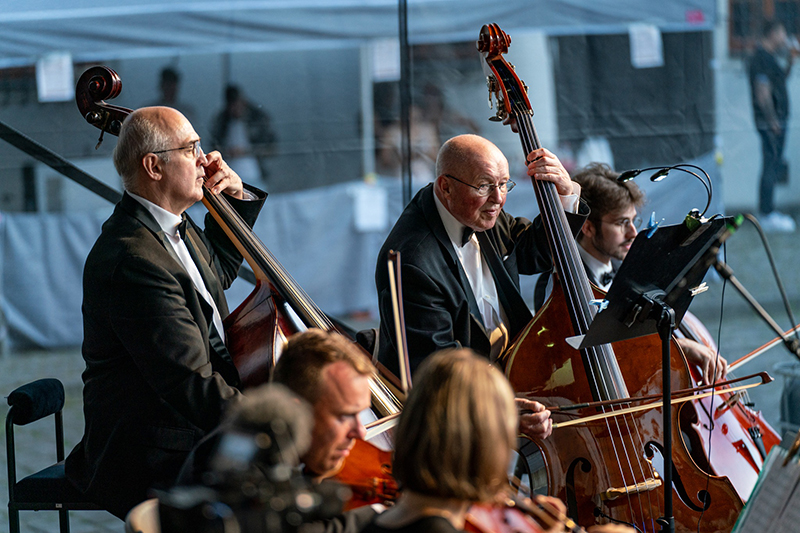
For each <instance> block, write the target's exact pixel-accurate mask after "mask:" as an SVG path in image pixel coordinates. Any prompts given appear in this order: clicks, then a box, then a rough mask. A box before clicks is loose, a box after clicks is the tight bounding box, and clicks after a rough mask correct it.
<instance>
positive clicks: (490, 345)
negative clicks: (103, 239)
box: [375, 135, 583, 438]
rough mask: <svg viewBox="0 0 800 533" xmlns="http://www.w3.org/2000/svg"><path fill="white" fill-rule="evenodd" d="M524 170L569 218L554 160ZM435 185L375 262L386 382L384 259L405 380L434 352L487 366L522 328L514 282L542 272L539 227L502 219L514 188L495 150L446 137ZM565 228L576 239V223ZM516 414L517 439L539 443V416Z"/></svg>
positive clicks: (524, 308) (544, 420)
mask: <svg viewBox="0 0 800 533" xmlns="http://www.w3.org/2000/svg"><path fill="white" fill-rule="evenodd" d="M528 161H529V164H528V175H530V176H532V177H533V178H535V179H540V180H546V181H551V182H553V183H554V184H555V186H556V189H557V191H558V193H559V195H561V199H562V204H564V206H565V208H566V210H567V211H568V212H573V213H574V212H575V211H576V210H577V209H578V204H579V202H578V197H579V195H580V186H578V185H577V184H576V183H574V182H572V181H571V180H570V178H569V174H568V173H567V171H566V170H565V169H564V167H563V166H562V164H561V162H560V161H559V160H558V158H557V157H556V156H555V155H553V154H552V153H551V152H549V151H547V150H546V149H539V150H536V151H534V152H532V153H530V154H528ZM436 175H437V177H436V179H435V180H434V182H433V183H431V184H429V185H427V186H426V187H424V188H423V189H422V190H420V191H419V192H418V193H417V195H416V196H415V197H414V199H413V200H412V201H411V203H409V205H408V206H406V208H405V210H404V211H403V213H402V215H401V216H400V218H399V219H398V220H397V222H396V223H395V226H394V228H393V229H392V231H391V233H390V234H389V236H388V238H387V239H386V242H385V243H384V245H383V248H382V249H381V252H380V255H379V256H378V265H377V268H376V271H375V281H376V285H377V289H378V299H379V304H380V315H381V329H380V334H379V340H378V342H379V356H378V358H379V361H380V363H382V364H383V365H384V366H386V367H387V368H388V369H389V370H391V371H393V372H395V373H397V372H398V363H397V349H396V346H395V335H394V327H393V312H392V307H391V295H390V292H389V281H388V273H387V268H386V257H387V254H388V252H389V250H396V251H399V252H400V253H401V259H402V281H403V306H404V311H405V320H406V332H407V340H408V351H409V358H410V362H411V368H412V372H413V371H414V370H415V369H416V368H417V366H418V365H419V364H420V363H421V362H422V361H423V360H424V359H425V358H426V357H427V356H428V355H430V354H431V353H433V352H435V351H437V350H441V349H443V348H456V347H464V348H472V349H473V350H474V351H476V352H477V353H479V354H481V355H484V356H486V357H487V358H490V359H492V360H494V358H496V357H497V356H498V355H499V354H500V353H502V351H503V350H504V348H505V347H506V346H507V344H508V342H509V341H510V340H511V339H513V338H514V336H515V335H516V334H517V333H518V332H519V331H520V330H521V329H522V328H523V327H525V325H527V324H528V322H530V320H531V318H532V315H531V312H530V310H529V308H528V305H527V304H526V303H525V301H524V300H523V298H522V296H521V295H520V293H519V275H520V274H535V273H538V272H542V271H545V270H548V269H550V268H551V265H552V259H551V257H550V253H549V247H548V245H547V240H546V236H545V233H544V230H543V228H542V225H541V221H540V220H539V219H538V218H537V219H536V220H534V222H530V221H529V220H527V219H525V218H514V217H512V216H511V215H509V214H508V213H506V212H505V211H504V210H503V206H504V204H505V201H506V196H507V194H508V193H509V192H510V191H511V190H512V189H513V188H514V182H513V181H511V180H510V178H509V168H508V160H507V159H506V157H505V156H504V155H503V153H502V152H501V151H500V149H499V148H497V146H495V145H494V144H493V143H491V142H490V141H488V140H486V139H484V138H482V137H479V136H477V135H460V136H457V137H454V138H452V139H450V140H448V141H447V142H445V143H444V145H443V146H442V148H441V149H440V150H439V154H438V156H437V159H436ZM569 219H570V225H571V226H572V229H573V231H574V233H576V234H577V232H578V231H579V230H580V225H581V224H582V222H583V217H581V216H578V215H570V216H569ZM524 402H527V400H525V401H523V403H524ZM533 404H535V405H533ZM521 407H522V408H524V409H526V410H529V411H532V414H526V415H524V416H523V417H522V420H521V422H520V428H521V430H523V432H524V433H526V434H529V435H531V436H535V437H542V438H543V437H545V436H547V435H549V433H550V429H551V428H550V422H549V413H548V412H547V411H544V409H543V407H542V406H541V405H539V404H537V403H536V402H527V403H525V405H521Z"/></svg>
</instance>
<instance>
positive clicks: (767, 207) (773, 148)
mask: <svg viewBox="0 0 800 533" xmlns="http://www.w3.org/2000/svg"><path fill="white" fill-rule="evenodd" d="M758 135H759V136H760V137H761V154H762V163H761V182H760V184H759V187H758V209H759V211H760V212H761V213H762V214H765V215H766V214H768V213H771V212H772V210H773V209H775V200H774V198H773V196H774V191H775V184H776V183H777V182H778V176H779V173H780V172H781V167H782V166H783V146H784V144H785V142H786V128H785V127H784V128H782V129H781V131H780V133H775V132H774V131H773V130H772V129H760V128H759V130H758Z"/></svg>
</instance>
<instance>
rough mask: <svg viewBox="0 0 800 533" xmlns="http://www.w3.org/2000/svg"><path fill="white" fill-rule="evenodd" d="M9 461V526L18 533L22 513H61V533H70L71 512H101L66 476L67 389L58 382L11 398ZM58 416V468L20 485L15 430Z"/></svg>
mask: <svg viewBox="0 0 800 533" xmlns="http://www.w3.org/2000/svg"><path fill="white" fill-rule="evenodd" d="M8 405H9V406H10V408H9V410H8V414H7V415H6V459H7V463H8V525H9V531H10V533H19V512H20V511H58V514H59V517H58V522H59V526H60V529H61V533H69V513H68V512H69V510H100V507H98V506H97V505H96V504H93V503H90V502H86V501H84V500H83V496H82V495H81V494H80V492H78V490H77V489H75V487H74V486H73V485H72V484H71V483H70V482H69V480H67V478H66V476H65V474H64V421H63V417H62V414H61V410H62V409H63V407H64V386H63V385H62V384H61V382H60V381H59V380H57V379H52V378H48V379H40V380H38V381H34V382H32V383H28V384H27V385H23V386H21V387H19V388H18V389H15V390H14V392H12V393H11V394H9V395H8ZM49 415H55V423H56V460H57V461H58V462H57V463H56V464H54V465H51V466H49V467H47V468H45V469H44V470H40V471H38V472H36V473H35V474H31V475H30V476H28V477H26V478H23V479H21V480H19V481H17V463H16V454H15V451H14V426H15V425H17V426H24V425H26V424H30V423H31V422H35V421H37V420H39V419H41V418H44V417H46V416H49Z"/></svg>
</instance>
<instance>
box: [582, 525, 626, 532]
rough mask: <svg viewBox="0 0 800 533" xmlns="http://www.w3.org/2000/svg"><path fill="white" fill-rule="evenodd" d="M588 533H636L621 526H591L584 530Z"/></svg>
mask: <svg viewBox="0 0 800 533" xmlns="http://www.w3.org/2000/svg"><path fill="white" fill-rule="evenodd" d="M586 531H587V532H588V533H636V530H635V529H633V528H632V527H628V526H623V525H622V524H603V525H602V526H592V527H590V528H589V529H587V530H586Z"/></svg>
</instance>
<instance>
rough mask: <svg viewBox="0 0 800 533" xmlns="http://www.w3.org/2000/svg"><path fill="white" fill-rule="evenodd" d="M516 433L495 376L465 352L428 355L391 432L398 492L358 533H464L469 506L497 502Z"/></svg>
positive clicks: (508, 396)
mask: <svg viewBox="0 0 800 533" xmlns="http://www.w3.org/2000/svg"><path fill="white" fill-rule="evenodd" d="M516 431H517V410H516V408H515V403H514V393H513V391H512V390H511V386H510V385H509V383H508V381H507V380H506V379H505V377H504V376H503V374H502V373H501V372H500V371H498V370H497V369H496V368H495V367H493V366H491V365H489V364H488V362H487V361H486V359H485V358H482V357H479V356H477V355H476V354H475V353H474V352H473V351H472V350H469V349H450V350H443V351H441V352H439V353H436V354H435V355H432V356H430V357H429V358H427V359H426V360H425V362H424V363H423V364H422V365H421V366H420V368H419V371H418V372H417V374H416V376H415V382H414V387H413V388H412V389H411V392H410V394H409V397H408V400H407V402H406V404H405V407H404V409H403V412H402V414H401V415H400V422H399V424H398V426H397V428H395V436H396V437H395V455H394V465H393V473H394V476H395V477H396V478H397V481H398V483H399V484H400V486H401V487H402V488H403V492H402V494H401V496H400V498H399V499H398V501H397V503H396V504H395V505H394V506H393V507H390V508H389V509H388V510H387V511H385V512H384V513H382V514H380V515H378V516H377V517H376V518H375V519H374V520H373V521H372V523H371V524H370V525H368V526H367V527H366V528H365V529H364V530H363V531H364V532H365V533H391V532H397V533H400V532H409V533H410V532H414V533H433V532H436V533H452V532H455V531H460V530H463V529H464V528H465V522H467V520H468V517H467V513H468V511H469V508H470V506H471V505H472V504H473V503H477V502H484V503H488V504H499V502H502V501H503V500H504V498H503V495H504V494H505V491H506V490H508V488H509V487H508V480H507V477H506V472H507V468H508V464H509V461H510V459H511V449H512V447H514V446H515V445H516ZM539 503H541V504H543V505H544V506H547V507H548V508H550V509H554V510H555V511H557V513H555V514H563V510H564V506H563V504H562V503H561V502H560V501H559V500H556V499H554V498H544V499H541V500H539ZM548 518H551V517H548ZM540 523H541V524H545V521H544V520H541V521H540ZM471 525H472V526H480V525H481V524H480V523H475V522H473V523H472V524H471ZM563 526H564V525H563V524H562V523H560V522H558V521H556V523H547V524H546V527H549V528H550V529H548V531H564V530H565V529H564V527H563ZM541 529H542V530H544V529H545V527H542V528H541ZM477 530H478V531H484V530H485V531H494V529H493V528H489V529H477ZM509 530H513V531H516V530H515V529H509ZM589 531H590V532H605V533H625V532H630V533H632V532H633V529H631V528H628V527H627V526H619V525H604V526H593V527H592V528H590V529H589Z"/></svg>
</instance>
